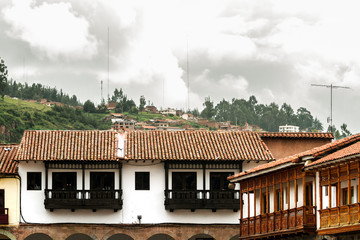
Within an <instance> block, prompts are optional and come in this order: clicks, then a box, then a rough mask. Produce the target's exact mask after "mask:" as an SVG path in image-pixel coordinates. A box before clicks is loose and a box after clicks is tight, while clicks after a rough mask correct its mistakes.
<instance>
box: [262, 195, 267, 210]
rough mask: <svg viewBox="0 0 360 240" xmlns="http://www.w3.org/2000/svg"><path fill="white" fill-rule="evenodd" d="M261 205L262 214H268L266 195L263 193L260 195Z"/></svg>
mask: <svg viewBox="0 0 360 240" xmlns="http://www.w3.org/2000/svg"><path fill="white" fill-rule="evenodd" d="M262 200H263V201H262V204H263V206H262V213H263V214H264V213H268V203H267V195H266V193H263V194H262Z"/></svg>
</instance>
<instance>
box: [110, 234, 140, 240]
mask: <svg viewBox="0 0 360 240" xmlns="http://www.w3.org/2000/svg"><path fill="white" fill-rule="evenodd" d="M107 240H134V239H133V238H132V237H130V236H128V235H126V234H121V233H119V234H115V235H112V236H111V237H109V238H108V239H107Z"/></svg>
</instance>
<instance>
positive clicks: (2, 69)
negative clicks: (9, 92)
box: [0, 58, 8, 98]
mask: <svg viewBox="0 0 360 240" xmlns="http://www.w3.org/2000/svg"><path fill="white" fill-rule="evenodd" d="M7 74H8V71H7V67H6V65H5V62H4V60H3V59H1V58H0V96H1V97H2V98H4V90H5V87H6V84H7Z"/></svg>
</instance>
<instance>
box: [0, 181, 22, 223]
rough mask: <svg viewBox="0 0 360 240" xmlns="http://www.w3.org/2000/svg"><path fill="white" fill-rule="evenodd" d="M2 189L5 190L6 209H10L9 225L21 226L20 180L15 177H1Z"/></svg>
mask: <svg viewBox="0 0 360 240" xmlns="http://www.w3.org/2000/svg"><path fill="white" fill-rule="evenodd" d="M0 189H4V194H5V198H4V201H5V208H8V211H9V212H8V216H9V218H8V220H9V225H17V224H19V219H20V197H19V190H20V180H19V179H18V178H16V177H15V176H10V175H7V176H5V177H4V178H1V177H0Z"/></svg>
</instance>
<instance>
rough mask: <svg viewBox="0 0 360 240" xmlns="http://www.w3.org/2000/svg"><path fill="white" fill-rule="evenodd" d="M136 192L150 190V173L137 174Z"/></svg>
mask: <svg viewBox="0 0 360 240" xmlns="http://www.w3.org/2000/svg"><path fill="white" fill-rule="evenodd" d="M135 190H150V172H135Z"/></svg>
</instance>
